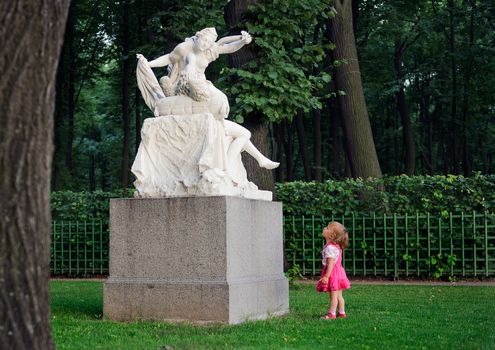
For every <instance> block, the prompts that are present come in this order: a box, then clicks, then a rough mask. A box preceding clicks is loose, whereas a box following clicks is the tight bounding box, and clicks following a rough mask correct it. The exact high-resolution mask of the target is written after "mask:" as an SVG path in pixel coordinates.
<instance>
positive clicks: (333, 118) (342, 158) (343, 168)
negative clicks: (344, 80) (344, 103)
mask: <svg viewBox="0 0 495 350" xmlns="http://www.w3.org/2000/svg"><path fill="white" fill-rule="evenodd" d="M336 104H337V101H336V100H331V101H329V102H328V104H327V105H328V113H329V118H330V121H329V125H330V135H331V140H332V142H331V147H332V152H331V164H330V165H329V168H330V169H333V170H332V171H331V174H332V175H333V177H335V178H337V179H342V178H343V177H352V175H351V173H350V167H349V164H348V161H347V156H346V154H345V153H346V152H345V149H344V140H343V138H342V118H341V116H340V113H339V112H340V111H339V109H338V107H337V106H336Z"/></svg>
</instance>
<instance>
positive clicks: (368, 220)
mask: <svg viewBox="0 0 495 350" xmlns="http://www.w3.org/2000/svg"><path fill="white" fill-rule="evenodd" d="M334 220H335V221H339V222H341V223H342V224H344V225H345V226H346V228H347V230H348V231H349V236H350V237H349V238H350V244H349V246H348V247H347V249H346V250H345V251H344V256H343V263H344V265H345V268H346V271H347V273H348V274H350V275H353V276H390V277H399V276H434V277H441V276H459V277H461V276H462V277H469V276H485V277H492V276H494V275H495V215H494V214H489V213H482V214H479V213H469V214H466V213H461V214H452V213H448V214H445V215H440V216H432V215H430V214H424V215H422V214H414V215H407V214H406V215H397V214H392V215H390V214H389V215H377V214H370V215H357V214H351V215H345V216H332V217H314V216H311V217H307V216H306V217H304V216H298V217H296V216H286V217H284V242H285V253H286V257H287V259H288V262H289V263H290V264H291V265H293V266H294V265H297V266H299V268H300V271H301V273H302V274H304V275H317V274H319V273H320V271H321V249H322V247H323V245H324V241H323V238H322V237H321V232H322V229H323V227H324V226H326V225H327V224H328V223H329V222H330V221H334Z"/></svg>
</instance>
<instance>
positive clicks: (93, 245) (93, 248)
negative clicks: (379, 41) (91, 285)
mask: <svg viewBox="0 0 495 350" xmlns="http://www.w3.org/2000/svg"><path fill="white" fill-rule="evenodd" d="M91 239H92V242H93V243H92V244H91V257H92V258H93V263H92V265H93V266H92V268H93V275H94V274H95V247H96V244H95V221H94V219H93V220H91Z"/></svg>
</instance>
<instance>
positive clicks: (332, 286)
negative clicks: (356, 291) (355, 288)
mask: <svg viewBox="0 0 495 350" xmlns="http://www.w3.org/2000/svg"><path fill="white" fill-rule="evenodd" d="M328 245H332V246H333V247H335V248H337V249H338V250H339V256H338V257H337V261H335V264H334V265H333V269H332V272H331V273H330V278H329V279H328V285H323V284H322V283H321V282H318V284H317V285H316V290H317V291H318V292H328V291H332V292H334V291H337V290H342V289H349V288H351V283H350V282H349V279H348V278H347V274H346V273H345V270H344V267H343V266H342V249H341V248H340V247H339V246H338V245H336V244H333V243H329V244H326V245H325V247H324V248H323V251H322V252H321V254H322V258H323V259H325V256H324V252H325V248H326V247H327V246H328ZM326 270H327V267H326V266H325V265H323V268H322V271H321V276H320V278H321V277H323V276H324V275H325V273H326Z"/></svg>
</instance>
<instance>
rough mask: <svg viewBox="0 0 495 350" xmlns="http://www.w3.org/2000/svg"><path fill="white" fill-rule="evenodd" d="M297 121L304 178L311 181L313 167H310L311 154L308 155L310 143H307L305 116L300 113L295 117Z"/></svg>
mask: <svg viewBox="0 0 495 350" xmlns="http://www.w3.org/2000/svg"><path fill="white" fill-rule="evenodd" d="M295 121H296V131H297V139H298V141H299V142H298V143H299V153H300V154H301V158H302V162H303V169H304V180H306V181H311V169H310V167H309V155H308V153H309V152H308V145H307V143H306V134H305V132H304V118H303V116H302V115H301V114H298V115H297V116H296V118H295Z"/></svg>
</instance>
